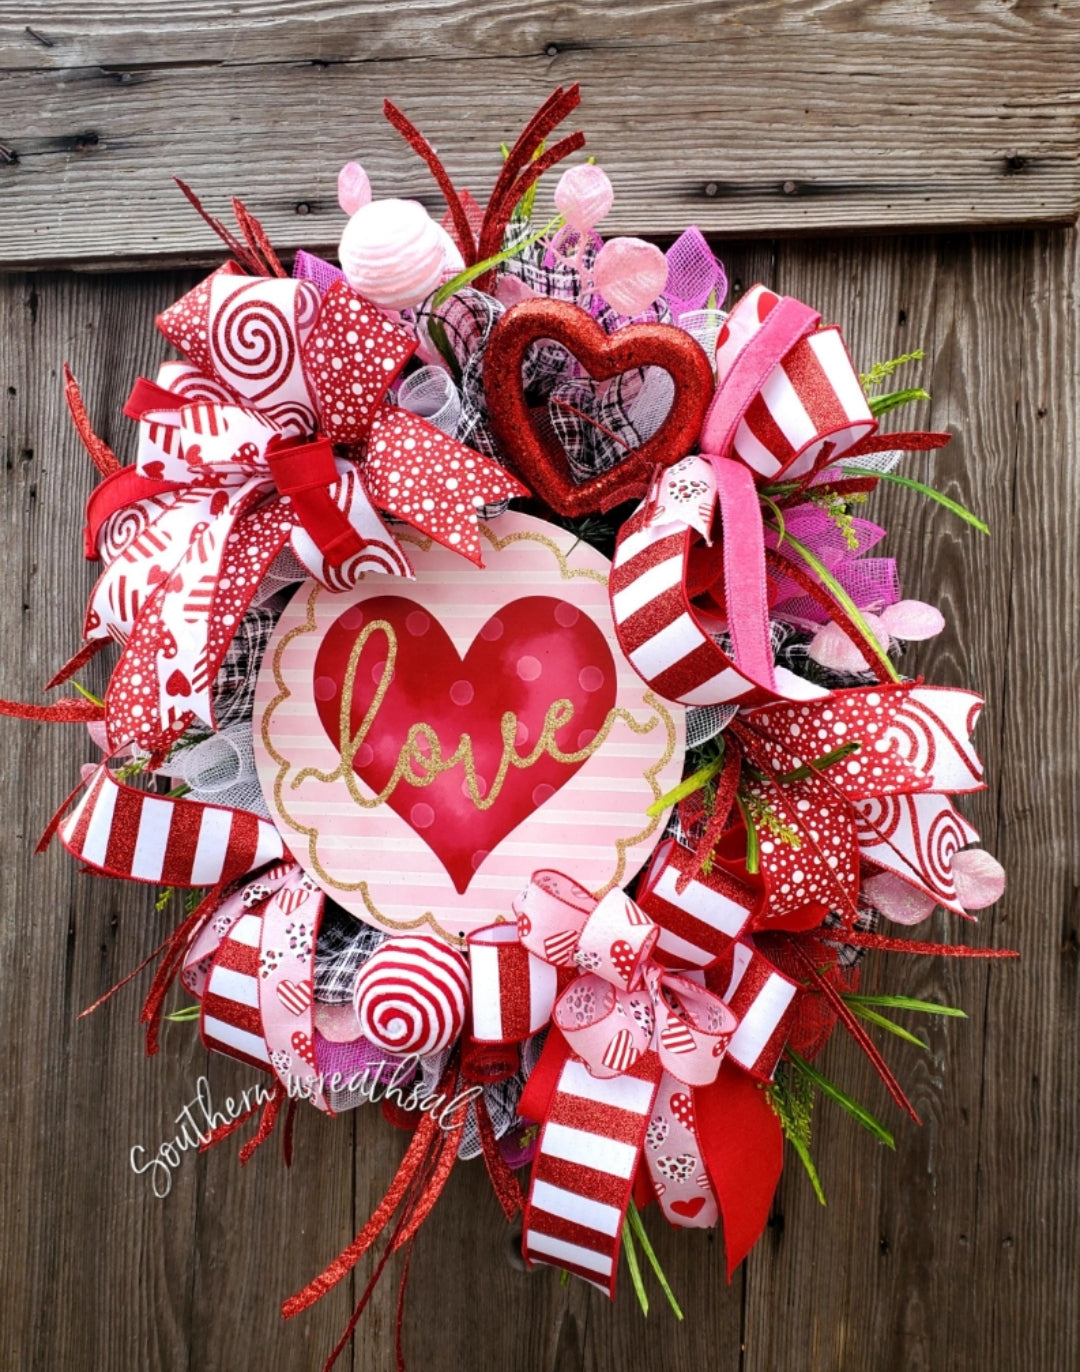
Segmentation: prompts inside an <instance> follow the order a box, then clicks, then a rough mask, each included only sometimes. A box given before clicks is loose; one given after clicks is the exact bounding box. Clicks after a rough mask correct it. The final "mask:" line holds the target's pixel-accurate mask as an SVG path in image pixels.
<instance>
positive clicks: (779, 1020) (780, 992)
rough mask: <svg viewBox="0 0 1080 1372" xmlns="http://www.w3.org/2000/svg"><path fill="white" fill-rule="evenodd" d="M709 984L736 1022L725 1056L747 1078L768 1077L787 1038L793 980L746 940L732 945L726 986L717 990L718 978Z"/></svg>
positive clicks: (774, 1067)
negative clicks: (746, 1073)
mask: <svg viewBox="0 0 1080 1372" xmlns="http://www.w3.org/2000/svg"><path fill="white" fill-rule="evenodd" d="M710 980H712V978H710ZM721 980H722V979H721ZM712 984H713V985H714V986H715V989H716V990H717V991H719V992H720V994H721V995H722V997H723V999H724V1001H725V1002H726V1004H727V1006H728V1009H729V1010H731V1012H732V1014H734V1016H735V1018H736V1019H737V1020H738V1021H739V1027H738V1028H737V1029H736V1030H735V1033H734V1034H733V1035H732V1037H731V1040H730V1042H729V1043H728V1047H727V1052H728V1056H729V1057H730V1058H732V1059H733V1060H734V1061H735V1062H737V1063H738V1064H739V1066H740V1067H742V1068H743V1069H744V1070H745V1071H747V1072H749V1073H750V1075H751V1076H752V1077H756V1078H757V1079H758V1080H759V1081H771V1080H772V1075H773V1072H774V1071H775V1070H776V1064H777V1063H778V1062H779V1060H780V1054H781V1053H782V1052H783V1051H784V1044H785V1043H786V1042H787V1038H788V1029H789V1026H790V1024H791V1018H792V1015H793V1014H794V1009H795V998H796V996H797V995H798V991H799V988H798V985H797V984H796V983H795V982H794V981H792V980H791V978H790V977H787V976H785V975H784V973H783V972H780V971H778V970H777V969H776V968H775V967H774V966H773V964H772V963H771V962H770V961H769V959H768V958H767V957H765V956H764V954H762V953H759V952H758V950H757V949H756V948H755V947H754V946H753V945H752V944H751V943H748V942H746V941H745V940H742V941H740V942H739V943H736V944H735V945H734V947H733V948H732V951H731V971H730V973H729V974H728V975H727V986H726V989H724V990H722V991H721V982H717V981H713V982H712Z"/></svg>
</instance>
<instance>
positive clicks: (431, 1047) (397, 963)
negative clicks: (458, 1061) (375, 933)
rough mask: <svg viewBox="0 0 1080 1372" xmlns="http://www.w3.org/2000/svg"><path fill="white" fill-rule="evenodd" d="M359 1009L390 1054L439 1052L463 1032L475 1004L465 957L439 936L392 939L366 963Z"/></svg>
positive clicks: (368, 1030)
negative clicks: (468, 1011) (467, 1013)
mask: <svg viewBox="0 0 1080 1372" xmlns="http://www.w3.org/2000/svg"><path fill="white" fill-rule="evenodd" d="M354 994H355V1003H356V1014H357V1018H358V1019H359V1021H360V1026H361V1029H362V1030H363V1034H364V1037H365V1038H366V1039H368V1040H369V1041H370V1042H371V1043H373V1044H375V1046H376V1047H378V1048H382V1049H384V1050H385V1051H386V1052H388V1053H418V1054H419V1055H420V1056H421V1057H423V1056H424V1055H425V1054H427V1053H437V1052H439V1051H440V1050H441V1049H443V1048H449V1047H450V1045H451V1044H452V1043H453V1042H454V1040H455V1039H456V1038H457V1037H458V1035H459V1034H460V1033H461V1030H462V1026H463V1025H464V1023H465V1010H466V1007H467V1006H468V1003H469V975H468V968H467V965H466V962H465V959H464V958H463V957H462V956H461V954H460V953H456V952H454V950H453V949H452V948H448V947H447V946H446V944H445V943H443V942H442V941H441V940H439V939H436V938H430V937H428V936H427V935H423V934H419V935H416V936H414V937H403V938H391V939H387V941H386V942H385V943H384V944H382V945H381V946H380V947H379V948H378V949H376V951H375V952H374V953H373V954H372V955H371V957H370V958H369V959H368V961H367V962H366V963H365V964H364V965H363V967H361V969H360V973H359V975H358V976H357V979H356V991H355V993H354Z"/></svg>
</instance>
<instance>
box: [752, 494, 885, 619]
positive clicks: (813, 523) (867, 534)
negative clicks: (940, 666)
mask: <svg viewBox="0 0 1080 1372" xmlns="http://www.w3.org/2000/svg"><path fill="white" fill-rule="evenodd" d="M785 525H786V527H787V528H788V529H789V530H790V532H791V533H792V534H793V535H794V536H795V537H796V538H797V539H798V540H799V541H800V542H801V543H805V544H806V545H807V547H808V548H810V550H811V551H812V552H814V553H816V554H817V556H818V557H819V558H820V559H821V561H822V562H823V563H824V564H825V566H826V567H827V568H828V569H829V571H830V572H832V574H833V576H835V577H836V579H837V581H839V583H840V585H841V586H843V588H844V590H845V591H847V593H848V595H850V596H851V598H852V600H853V601H854V602H855V604H856V606H857V607H858V608H859V609H860V610H870V611H873V612H875V613H876V612H878V611H880V610H883V609H884V608H885V607H886V606H887V605H895V603H896V602H897V601H898V600H899V599H900V581H899V577H898V575H897V571H896V561H895V559H894V558H891V557H865V556H864V553H866V552H867V550H868V549H870V548H872V547H874V545H875V544H877V543H880V542H881V540H882V539H883V538H884V537H885V530H884V529H883V528H881V527H880V525H877V524H871V523H870V521H869V520H867V519H853V520H852V522H851V529H852V533H853V534H854V535H855V538H856V540H857V542H856V546H855V547H854V548H849V547H848V544H847V541H846V539H845V537H844V534H843V532H842V531H841V530H840V529H838V528H837V526H836V524H835V523H834V521H833V520H832V519H830V517H829V516H828V515H827V514H826V513H825V511H824V510H819V509H817V508H816V507H814V506H804V507H802V508H800V509H797V510H793V511H790V512H789V513H788V514H787V515H786V517H785ZM766 542H767V543H769V545H770V546H772V547H774V548H775V547H776V545H777V538H776V535H775V534H767V535H766ZM780 552H781V554H783V547H782V546H781V548H780ZM804 570H806V571H807V573H808V575H810V576H813V575H814V574H813V573H812V572H810V571H809V569H804ZM772 613H773V614H774V615H775V616H776V617H777V618H779V619H787V620H804V621H808V622H810V623H813V624H824V623H825V622H826V619H827V616H826V614H825V612H824V610H823V609H822V608H821V607H820V606H819V605H818V604H817V602H816V601H814V600H813V599H811V597H810V596H808V595H807V594H806V592H805V591H804V590H803V589H802V587H801V586H799V585H798V584H797V583H796V582H795V581H793V580H792V579H791V578H789V577H782V578H781V579H780V581H779V583H778V585H777V591H776V600H775V602H774V604H773V606H772Z"/></svg>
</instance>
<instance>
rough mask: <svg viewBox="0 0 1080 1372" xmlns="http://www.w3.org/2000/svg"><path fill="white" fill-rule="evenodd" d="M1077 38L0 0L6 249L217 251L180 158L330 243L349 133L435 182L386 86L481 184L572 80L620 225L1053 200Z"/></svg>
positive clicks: (784, 225) (805, 220) (822, 15)
mask: <svg viewBox="0 0 1080 1372" xmlns="http://www.w3.org/2000/svg"><path fill="white" fill-rule="evenodd" d="M1078 57H1080V7H1078V6H1077V4H1076V3H1075V0H1066V3H1059V2H1058V0H1035V2H1034V3H1024V4H1018V3H999V2H998V0H981V3H978V4H974V5H973V4H971V3H966V2H965V0H941V2H940V3H936V4H935V5H934V6H933V8H932V9H930V8H929V7H926V6H923V5H920V4H917V3H915V2H914V0H890V3H886V4H880V3H870V2H869V0H860V2H858V3H856V2H853V0H838V2H832V3H822V2H821V0H795V3H786V2H785V3H781V0H767V2H766V3H754V4H750V3H746V0H705V3H702V0H674V2H673V3H670V2H669V3H666V4H664V5H662V6H661V5H658V4H657V3H655V0H652V3H645V2H644V0H574V2H568V3H565V4H560V5H558V6H535V5H533V4H531V3H526V0H407V3H406V2H405V0H394V2H391V0H366V2H365V3H359V4H345V3H340V2H339V3H334V4H330V5H321V4H316V3H314V0H296V3H290V4H280V3H255V2H254V0H243V3H240V4H237V5H232V6H229V7H227V8H223V7H221V6H216V5H213V4H211V3H209V0H188V3H185V4H181V5H178V6H173V5H170V6H167V7H166V6H162V5H152V6H151V5H144V6H141V7H140V6H133V7H126V8H125V7H120V6H116V5H111V4H106V3H104V2H103V0H96V3H94V4H91V5H90V6H89V7H88V8H87V7H80V6H75V5H72V4H69V3H59V2H58V0H53V2H52V3H49V2H48V0H45V2H44V3H38V4H37V5H35V6H33V7H32V8H31V10H30V11H27V10H25V9H23V8H18V7H14V6H5V7H3V8H2V9H0V267H3V266H6V267H16V266H41V265H44V264H50V263H52V264H59V263H68V264H81V265H95V264H110V265H113V266H116V265H118V264H123V263H132V264H138V263H143V264H149V263H177V262H191V261H206V260H209V258H210V256H211V255H212V254H213V251H214V247H213V244H212V243H211V242H210V240H209V237H208V234H207V232H206V230H205V228H204V227H203V226H202V225H201V224H200V223H199V221H198V220H197V219H196V218H195V217H194V216H193V215H192V214H191V213H190V211H189V210H188V208H187V207H186V205H185V204H184V202H183V201H182V200H181V198H180V197H179V195H178V194H177V193H176V191H175V189H174V188H173V186H172V183H171V181H170V176H171V175H172V174H174V173H175V174H177V175H179V176H182V177H183V178H184V179H185V180H187V181H189V182H190V183H191V184H192V185H194V186H195V187H196V188H197V189H198V190H199V192H200V193H201V194H202V195H203V196H204V197H205V199H206V200H207V202H208V204H209V205H210V206H211V207H212V208H214V209H215V210H219V209H221V208H222V207H224V206H226V205H227V203H228V197H229V196H230V195H233V194H236V195H240V196H241V197H242V198H243V199H244V200H245V201H246V202H247V203H248V205H249V207H250V208H251V209H252V210H253V211H254V213H256V214H257V215H258V216H259V217H260V218H261V219H262V220H263V222H264V223H265V225H266V227H267V229H268V230H269V231H270V233H271V235H272V236H273V238H274V240H275V242H277V243H278V244H279V245H280V246H281V247H283V248H289V247H293V246H296V245H297V244H300V243H304V244H306V245H308V246H311V247H324V248H325V247H330V246H332V245H333V244H334V243H336V241H337V238H338V237H339V235H340V231H341V227H342V224H343V218H342V216H341V214H340V211H339V210H338V209H337V206H336V203H335V195H334V185H335V177H336V173H337V170H338V168H339V167H340V166H341V164H342V163H343V162H344V161H346V160H347V159H349V158H351V157H359V158H360V159H361V160H362V161H363V162H364V164H365V165H366V166H367V168H368V170H369V172H370V173H371V177H372V181H373V183H374V185H375V187H376V190H377V193H378V194H379V195H381V196H386V195H405V196H415V197H418V198H419V199H421V200H422V201H423V202H424V203H425V204H427V205H429V206H430V207H432V208H436V207H438V205H439V203H440V202H439V201H438V198H437V195H436V192H435V191H434V187H433V185H432V183H431V181H430V179H429V178H428V175H427V172H426V170H425V169H424V168H423V166H422V165H421V163H420V162H419V160H418V159H417V158H415V157H414V156H413V155H412V154H410V153H409V152H408V151H407V150H406V149H405V148H404V146H403V144H402V143H401V142H400V140H399V139H398V138H397V136H396V134H394V133H393V132H392V131H391V130H390V129H389V127H388V126H387V125H386V124H385V123H384V121H383V120H382V118H381V114H380V110H381V104H382V99H383V97H384V96H386V95H389V96H392V98H393V99H394V100H395V101H397V102H398V103H399V104H400V105H401V106H402V107H403V108H404V109H405V110H406V111H407V112H408V113H409V114H410V115H411V116H412V117H413V118H414V119H415V120H416V121H417V122H418V123H419V124H420V125H421V127H422V128H423V129H424V131H425V132H426V133H427V134H428V135H429V137H430V138H431V139H432V141H433V142H434V143H435V144H436V145H437V146H439V147H440V148H441V149H442V150H443V152H444V153H445V155H446V158H447V162H448V165H449V168H450V170H451V172H452V174H453V175H454V177H455V178H456V179H457V181H458V183H459V184H461V185H467V186H469V187H470V189H471V190H472V191H473V193H474V194H475V195H477V197H478V198H480V199H483V198H485V197H486V193H487V190H488V188H489V187H490V186H491V184H492V182H493V180H494V177H495V175H496V173H497V170H498V145H499V142H500V140H502V139H506V138H512V137H513V136H514V133H515V132H516V130H517V129H519V128H520V127H521V126H522V124H523V122H524V121H525V119H526V118H527V117H528V115H529V114H530V113H531V111H532V110H533V109H534V108H535V107H536V105H537V104H538V103H539V101H540V100H541V99H542V98H543V97H544V96H545V95H546V94H547V93H548V92H549V91H550V90H551V88H552V87H553V86H554V85H555V84H556V83H558V82H563V83H569V82H572V81H575V80H576V81H580V82H581V84H582V90H583V94H584V105H583V107H582V109H581V111H580V126H581V127H583V128H584V129H585V131H586V132H587V134H588V136H589V150H590V152H591V153H593V154H595V156H596V157H597V158H598V159H599V161H600V162H601V163H602V165H604V166H605V167H606V168H607V170H608V171H609V173H610V174H611V176H612V178H613V180H614V183H615V186H616V190H617V199H616V205H615V209H614V211H613V214H612V216H611V219H610V220H609V223H608V227H609V228H610V230H611V231H612V232H620V231H621V232H629V233H637V232H649V233H664V232H675V231H678V230H680V229H681V228H682V227H683V226H684V225H685V224H686V223H688V222H697V223H698V224H699V225H700V226H701V227H702V228H703V229H705V230H707V231H709V232H713V233H723V234H728V235H732V234H741V235H747V234H762V235H767V234H773V233H792V232H798V233H806V232H811V231H822V230H830V231H836V232H851V231H853V230H861V229H869V228H874V229H901V228H902V229H911V228H920V227H921V228H929V227H935V228H941V227H948V226H967V227H971V226H993V225H1003V224H1036V223H1053V222H1057V223H1060V222H1067V221H1072V220H1074V219H1075V217H1076V214H1077V211H1078V208H1080V184H1078V164H1077V148H1078V129H1080V125H1078V119H1077V107H1078V101H1077V95H1076V91H1075V82H1074V79H1073V73H1074V71H1075V69H1076V62H1077V59H1078ZM465 111H467V118H463V117H462V115H463V112H465ZM551 180H553V178H549V181H551ZM550 194H551V187H550V185H549V186H548V189H547V195H548V196H550ZM542 203H543V197H542Z"/></svg>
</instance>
